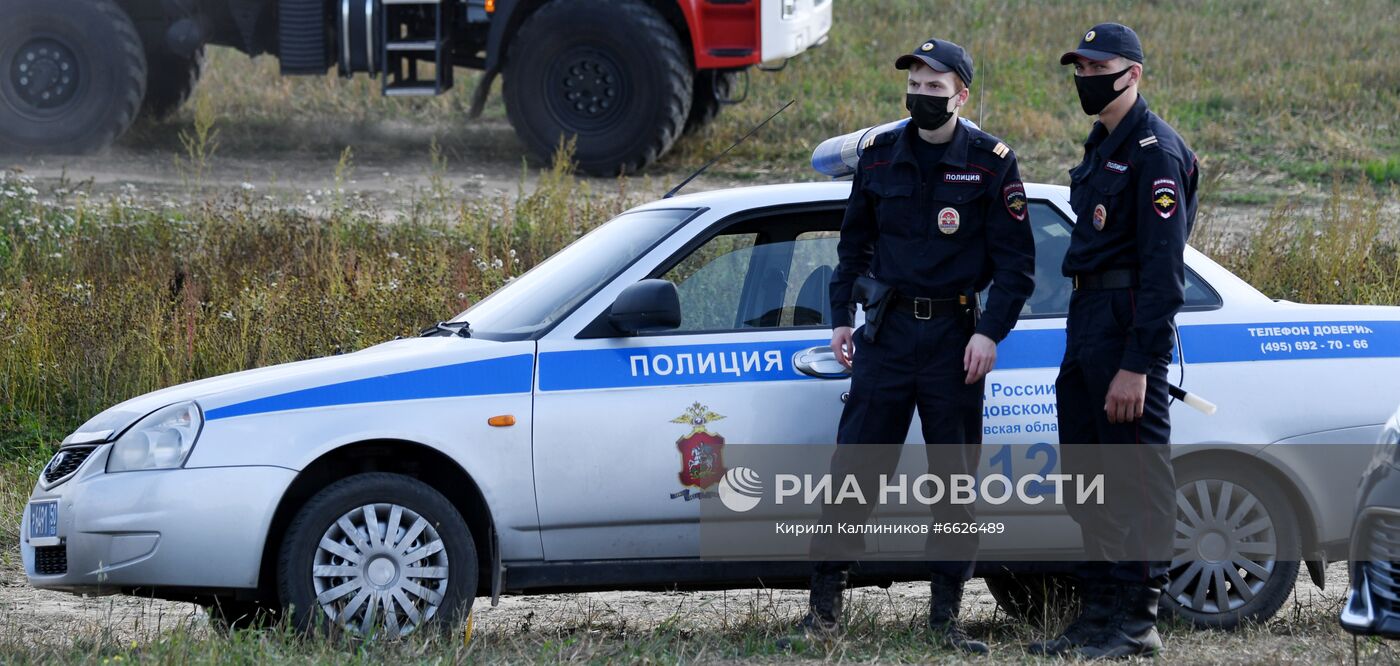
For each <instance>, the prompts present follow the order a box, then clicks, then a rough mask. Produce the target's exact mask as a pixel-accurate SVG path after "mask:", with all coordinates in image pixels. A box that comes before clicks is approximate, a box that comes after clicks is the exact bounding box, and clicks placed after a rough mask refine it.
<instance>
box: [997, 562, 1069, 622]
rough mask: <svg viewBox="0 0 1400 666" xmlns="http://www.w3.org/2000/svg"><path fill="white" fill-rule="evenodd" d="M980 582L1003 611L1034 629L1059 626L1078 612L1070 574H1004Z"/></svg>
mask: <svg viewBox="0 0 1400 666" xmlns="http://www.w3.org/2000/svg"><path fill="white" fill-rule="evenodd" d="M983 581H984V582H985V583H986V584H987V591H988V592H990V593H991V594H992V598H993V599H996V601H997V606H998V607H1000V608H1001V610H1002V612H1004V613H1006V614H1007V615H1009V616H1011V617H1012V618H1013V619H1015V620H1018V621H1021V622H1024V623H1026V624H1029V625H1031V626H1032V627H1035V628H1037V629H1040V628H1052V629H1053V628H1056V627H1059V626H1062V625H1064V624H1065V623H1067V621H1068V620H1071V619H1073V618H1074V617H1075V615H1077V614H1078V613H1079V590H1078V589H1077V588H1078V586H1077V585H1076V582H1075V579H1074V577H1073V576H1057V575H1053V574H1036V573H1003V574H997V575H993V576H984V577H983Z"/></svg>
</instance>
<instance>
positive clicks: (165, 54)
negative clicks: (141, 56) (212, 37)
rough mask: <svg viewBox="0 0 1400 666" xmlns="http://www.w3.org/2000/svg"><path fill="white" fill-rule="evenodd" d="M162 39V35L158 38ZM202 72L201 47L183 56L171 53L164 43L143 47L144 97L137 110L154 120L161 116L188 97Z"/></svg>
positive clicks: (159, 118) (167, 116)
mask: <svg viewBox="0 0 1400 666" xmlns="http://www.w3.org/2000/svg"><path fill="white" fill-rule="evenodd" d="M162 39H163V38H162ZM203 73H204V47H203V46H201V47H199V48H198V49H196V50H195V52H194V54H193V55H191V56H189V57H185V56H181V55H178V54H175V53H171V52H170V50H169V49H167V48H166V47H165V45H164V44H159V43H148V44H147V47H146V101H145V103H143V104H142V106H141V113H142V115H145V116H147V117H149V118H152V119H154V120H165V119H166V118H169V117H170V116H172V115H174V114H175V112H176V111H179V110H180V107H182V106H184V105H185V102H187V101H189V99H190V95H191V94H193V93H194V87H195V85H196V84H198V83H199V77H200V75H201V74H203Z"/></svg>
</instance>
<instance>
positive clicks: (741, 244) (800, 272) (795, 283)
mask: <svg viewBox="0 0 1400 666" xmlns="http://www.w3.org/2000/svg"><path fill="white" fill-rule="evenodd" d="M837 238H838V234H837V232H835V231H812V232H804V233H801V234H799V235H798V236H797V237H796V238H794V239H791V240H778V241H769V242H761V238H760V236H759V234H757V233H735V234H720V235H718V236H715V237H714V238H711V239H710V240H709V241H707V242H706V243H705V244H703V245H701V246H700V247H699V248H697V249H696V250H695V251H694V252H692V253H691V254H690V255H688V256H686V257H685V258H684V259H682V260H681V261H680V262H679V263H677V264H676V265H675V266H674V267H672V268H671V270H669V271H667V272H666V273H665V274H664V275H662V278H663V279H666V280H670V281H671V282H672V283H673V284H675V285H676V291H677V293H678V294H679V296H680V303H681V325H680V327H679V328H678V329H676V330H677V331H681V332H692V333H694V332H703V331H730V330H739V329H750V328H791V327H801V326H818V327H823V326H829V325H830V323H831V305H830V302H829V298H828V296H827V293H828V289H827V285H829V284H830V283H831V271H832V269H833V268H834V267H835V264H836V242H837Z"/></svg>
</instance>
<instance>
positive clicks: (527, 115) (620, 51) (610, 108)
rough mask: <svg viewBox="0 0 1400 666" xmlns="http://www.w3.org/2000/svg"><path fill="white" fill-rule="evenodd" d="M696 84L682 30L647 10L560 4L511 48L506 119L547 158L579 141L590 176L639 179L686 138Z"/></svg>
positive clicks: (590, 0) (598, 0) (544, 10)
mask: <svg viewBox="0 0 1400 666" xmlns="http://www.w3.org/2000/svg"><path fill="white" fill-rule="evenodd" d="M693 85H694V81H693V76H692V70H691V67H690V60H689V58H688V57H687V55H686V52H685V51H684V50H683V49H682V47H681V40H680V38H679V37H677V35H676V31H675V30H674V29H672V28H671V26H670V24H668V23H667V22H666V20H665V19H664V18H662V16H661V14H660V13H658V12H657V11H656V10H655V9H653V8H652V7H650V6H648V5H647V4H646V3H644V2H642V1H641V0H553V1H552V2H549V3H548V4H546V5H544V6H543V7H541V8H540V9H538V10H536V11H535V13H534V14H533V15H532V16H530V17H529V18H528V19H527V20H526V21H525V23H524V25H523V26H521V28H520V31H519V32H518V33H517V34H516V36H515V38H514V39H513V40H512V41H511V45H510V50H509V53H508V54H507V58H506V66H505V100H506V113H507V115H508V116H509V117H510V123H511V125H512V126H514V127H515V132H516V135H517V136H519V137H520V140H521V142H523V143H524V144H525V145H526V146H527V147H528V148H529V149H530V151H531V152H533V153H534V154H535V155H536V156H537V157H539V158H541V159H543V160H546V161H548V160H549V159H550V158H551V157H552V156H553V154H554V152H555V150H556V149H557V148H558V146H559V143H560V141H561V140H565V139H567V138H571V137H576V138H577V143H576V145H575V147H574V159H575V160H576V161H577V162H578V166H579V168H580V169H582V170H583V171H584V172H586V173H589V174H593V175H597V176H612V175H616V174H619V173H635V172H637V171H640V170H642V169H643V168H645V167H646V166H647V165H650V164H651V163H652V162H655V161H656V160H657V158H659V157H661V156H662V155H663V154H665V153H666V151H667V150H670V148H671V145H672V144H674V143H675V141H676V138H677V137H679V136H680V133H681V130H682V129H683V128H684V126H685V121H686V118H687V115H688V114H689V113H690V101H691V90H692V87H693Z"/></svg>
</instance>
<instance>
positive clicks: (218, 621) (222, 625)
mask: <svg viewBox="0 0 1400 666" xmlns="http://www.w3.org/2000/svg"><path fill="white" fill-rule="evenodd" d="M204 611H205V612H206V613H208V614H209V626H210V627H212V628H213V629H214V631H216V632H218V633H219V634H220V635H223V636H227V635H229V634H231V633H233V632H235V631H241V630H244V629H263V628H266V627H270V626H272V625H275V624H277V622H278V621H279V620H280V619H281V618H282V609H281V607H279V606H277V605H276V604H264V603H260V602H257V601H237V600H234V599H232V598H219V599H216V600H214V603H212V604H209V605H207V606H205V607H204Z"/></svg>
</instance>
